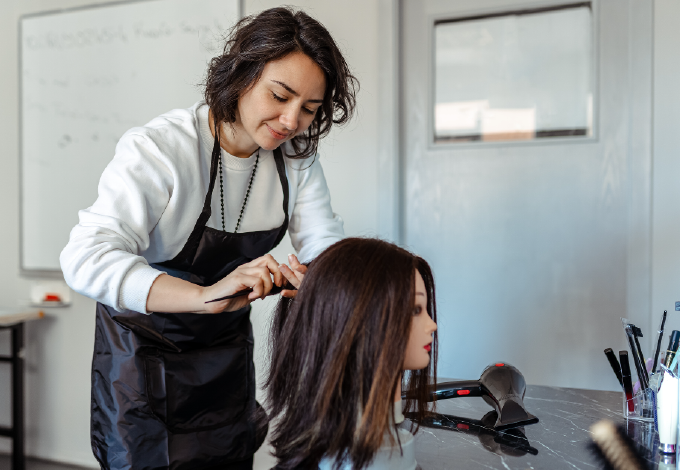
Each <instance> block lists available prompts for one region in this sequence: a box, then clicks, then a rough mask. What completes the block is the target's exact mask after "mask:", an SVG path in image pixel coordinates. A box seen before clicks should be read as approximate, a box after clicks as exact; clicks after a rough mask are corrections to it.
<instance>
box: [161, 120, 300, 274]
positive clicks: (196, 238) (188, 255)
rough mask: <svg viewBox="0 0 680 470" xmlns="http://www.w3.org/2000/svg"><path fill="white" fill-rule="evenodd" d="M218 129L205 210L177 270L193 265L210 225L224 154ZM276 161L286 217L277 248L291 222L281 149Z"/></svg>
mask: <svg viewBox="0 0 680 470" xmlns="http://www.w3.org/2000/svg"><path fill="white" fill-rule="evenodd" d="M218 129H219V126H218V125H217V122H215V142H214V144H213V149H212V157H211V159H210V183H209V184H208V191H207V193H206V195H205V201H204V202H203V210H202V211H201V215H200V216H199V217H198V219H197V220H196V224H195V225H194V229H193V230H192V231H191V234H190V235H189V238H188V239H187V241H186V243H185V244H184V247H182V250H181V251H180V252H179V253H178V254H177V256H175V258H174V259H173V260H172V261H175V262H177V263H179V265H178V266H177V268H179V269H186V268H187V267H188V266H189V265H190V264H191V260H193V259H194V255H195V254H196V251H197V250H198V245H199V244H200V242H201V238H202V237H203V232H204V230H205V226H206V224H207V223H208V220H209V219H210V216H211V214H212V210H211V207H210V206H211V202H212V194H213V189H214V188H215V180H216V179H217V168H218V164H219V159H220V155H221V152H222V149H221V147H220V133H219V131H218ZM274 161H275V162H276V171H277V173H278V174H279V180H280V181H281V188H282V189H283V213H284V216H285V218H284V221H283V225H282V226H281V228H280V229H279V234H278V236H277V238H276V243H275V244H274V246H276V245H278V244H279V243H280V242H281V240H283V237H284V236H285V235H286V231H287V230H288V222H289V216H288V201H289V195H288V192H289V188H288V177H287V176H286V165H285V162H284V161H283V153H282V152H281V148H280V147H278V148H276V149H274ZM173 264H174V263H173Z"/></svg>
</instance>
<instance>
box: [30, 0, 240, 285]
mask: <svg viewBox="0 0 680 470" xmlns="http://www.w3.org/2000/svg"><path fill="white" fill-rule="evenodd" d="M152 1H159V0H120V1H111V2H105V3H96V4H91V5H81V6H77V7H70V8H59V9H55V10H47V11H41V12H38V13H27V14H25V15H21V16H20V17H19V19H18V28H17V34H18V37H17V42H18V48H19V50H18V54H17V65H18V67H17V83H18V91H19V100H18V102H19V109H18V113H17V115H18V118H19V126H18V131H19V135H18V140H19V275H20V276H21V277H25V278H33V279H64V273H63V272H62V271H61V269H32V268H27V267H26V265H25V263H24V150H23V133H24V127H23V115H22V110H23V107H24V103H23V87H22V83H23V82H22V78H23V77H22V70H23V61H22V57H23V49H22V46H23V28H22V26H23V21H24V20H26V19H31V18H37V17H43V16H50V15H60V14H64V13H73V12H76V11H81V10H92V9H95V8H106V7H112V6H119V5H125V4H133V3H145V2H152ZM237 10H238V11H237V16H238V18H239V19H242V18H243V16H244V12H245V0H238V7H237Z"/></svg>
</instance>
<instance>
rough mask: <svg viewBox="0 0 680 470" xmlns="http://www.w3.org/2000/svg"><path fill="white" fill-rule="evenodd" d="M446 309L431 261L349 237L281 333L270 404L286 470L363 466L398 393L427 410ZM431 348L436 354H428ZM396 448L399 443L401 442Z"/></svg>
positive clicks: (282, 307) (309, 285) (274, 343)
mask: <svg viewBox="0 0 680 470" xmlns="http://www.w3.org/2000/svg"><path fill="white" fill-rule="evenodd" d="M433 320H436V307H435V299H434V281H433V277H432V272H431V270H430V267H429V265H428V264H427V263H426V262H425V261H424V260H423V259H422V258H419V257H417V256H415V255H413V254H411V253H409V252H408V251H406V250H403V249H401V248H399V247H397V246H396V245H393V244H391V243H387V242H384V241H381V240H376V239H361V238H348V239H345V240H342V241H340V242H338V243H336V244H335V245H333V246H331V247H330V248H328V249H327V250H326V251H324V252H323V253H322V254H321V255H319V257H318V258H316V259H315V260H314V261H313V262H312V263H311V264H310V265H309V270H308V271H307V274H306V276H305V278H304V280H303V281H302V285H301V286H300V289H299V291H298V294H297V296H296V297H295V299H294V300H289V299H282V300H281V302H280V303H279V306H278V308H277V311H276V313H275V315H274V320H273V324H272V331H271V343H270V344H271V350H270V354H271V361H270V370H269V372H268V376H267V380H266V384H265V387H266V390H267V395H268V404H269V407H270V411H271V413H272V415H273V417H277V416H278V417H279V419H278V424H277V426H276V428H275V430H274V431H273V434H272V444H273V446H274V448H275V455H276V457H277V458H278V459H279V461H280V463H279V466H278V467H277V468H314V467H315V466H317V465H318V463H319V461H320V460H321V458H322V457H323V456H324V455H334V456H342V457H343V458H345V459H348V460H351V461H352V463H353V465H354V467H355V468H362V467H363V466H365V465H366V464H368V463H369V462H370V461H371V459H372V458H373V456H374V454H375V452H376V451H377V450H378V449H379V448H380V445H381V444H382V442H383V439H384V437H385V433H386V431H388V430H389V429H390V427H393V426H394V424H393V423H394V420H393V418H394V416H393V414H394V405H393V402H394V396H395V393H396V392H397V390H398V387H399V386H400V384H401V381H402V376H403V375H404V370H405V369H406V368H413V369H414V370H411V371H409V372H408V373H407V374H406V378H405V379H404V388H405V389H407V390H409V391H410V394H409V395H413V397H414V398H411V399H409V400H408V401H407V403H406V410H407V411H414V412H416V413H417V414H420V415H421V416H422V415H424V414H426V413H427V410H428V409H427V406H428V405H427V384H428V383H430V382H431V381H433V380H435V379H436V347H437V337H436V324H435V323H434V321H433ZM430 343H431V352H428V351H427V350H426V348H425V346H427V345H428V344H430ZM395 444H396V442H395Z"/></svg>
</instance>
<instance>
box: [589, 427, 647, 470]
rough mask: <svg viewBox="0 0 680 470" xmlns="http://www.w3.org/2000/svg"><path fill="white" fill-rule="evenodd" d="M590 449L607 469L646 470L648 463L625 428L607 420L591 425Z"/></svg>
mask: <svg viewBox="0 0 680 470" xmlns="http://www.w3.org/2000/svg"><path fill="white" fill-rule="evenodd" d="M590 433H591V434H592V436H591V437H592V442H591V444H590V446H589V447H590V450H591V451H592V452H593V454H595V456H596V457H597V458H598V460H599V461H600V462H601V463H602V464H603V468H604V469H605V470H646V469H647V464H646V462H645V460H644V459H643V458H642V457H641V456H640V454H639V453H638V451H637V446H636V445H635V443H634V442H633V441H632V440H631V439H630V438H629V437H628V436H627V435H626V433H625V431H624V429H623V428H622V427H620V426H615V425H614V423H612V422H611V421H607V420H602V421H598V422H597V423H595V424H593V425H592V426H591V427H590Z"/></svg>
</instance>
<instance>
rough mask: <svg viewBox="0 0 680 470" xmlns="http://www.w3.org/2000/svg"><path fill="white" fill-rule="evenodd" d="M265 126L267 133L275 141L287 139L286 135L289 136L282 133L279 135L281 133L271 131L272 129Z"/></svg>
mask: <svg viewBox="0 0 680 470" xmlns="http://www.w3.org/2000/svg"><path fill="white" fill-rule="evenodd" d="M265 125H266V126H267V130H268V131H269V133H270V134H271V135H272V137H274V138H275V139H277V140H283V139H285V138H286V137H288V135H289V134H283V133H281V132H278V131H275V130H274V129H272V128H271V127H270V126H269V124H265Z"/></svg>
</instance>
